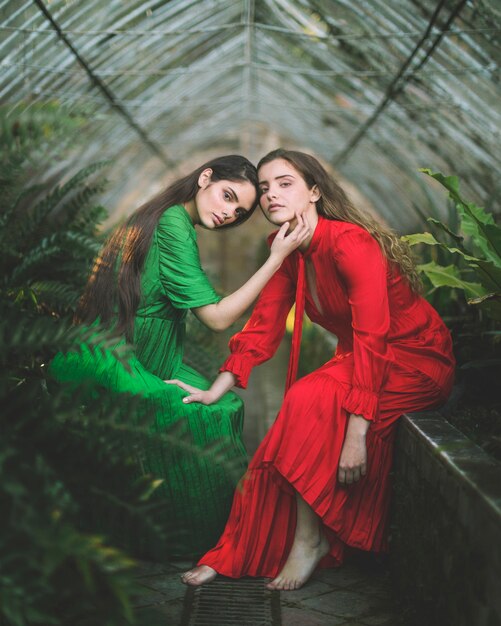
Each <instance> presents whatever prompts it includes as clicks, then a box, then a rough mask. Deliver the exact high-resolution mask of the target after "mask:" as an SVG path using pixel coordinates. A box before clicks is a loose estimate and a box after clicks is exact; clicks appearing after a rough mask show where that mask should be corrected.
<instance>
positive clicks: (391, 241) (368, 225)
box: [257, 148, 422, 293]
mask: <svg viewBox="0 0 501 626" xmlns="http://www.w3.org/2000/svg"><path fill="white" fill-rule="evenodd" d="M276 159H283V160H284V161H287V162H288V163H290V165H292V167H294V169H296V170H297V171H298V172H299V173H300V174H301V176H302V178H303V180H304V181H305V183H306V184H307V186H308V188H309V189H311V188H312V187H313V186H314V185H316V186H317V187H318V190H319V192H320V198H319V199H318V200H317V202H316V207H317V212H318V213H319V214H320V215H323V217H325V218H327V219H330V220H339V221H340V222H350V223H352V224H357V225H358V226H361V227H362V228H365V230H366V231H367V232H368V233H370V234H371V235H372V236H373V237H374V239H375V240H376V241H377V242H378V244H379V246H380V248H381V250H382V252H383V254H384V255H385V256H386V258H387V259H388V260H389V261H391V262H393V263H396V264H397V265H398V266H399V268H400V272H401V274H402V275H403V276H404V277H405V278H406V279H407V281H408V282H409V285H410V287H411V289H412V290H413V291H414V292H415V293H420V292H421V290H422V283H421V279H420V278H419V275H418V273H417V271H416V267H415V264H414V261H413V258H412V254H411V250H410V247H409V245H408V244H407V243H405V242H404V241H402V240H401V239H400V237H399V236H398V235H397V234H396V233H395V232H393V231H392V230H390V229H389V228H385V227H384V226H383V225H382V224H380V223H379V222H378V221H377V220H375V219H374V218H373V217H372V216H371V215H368V214H366V213H362V212H361V211H360V210H359V209H357V208H356V207H355V206H353V204H352V203H351V202H350V200H349V199H348V197H347V195H346V193H345V192H344V191H343V189H342V188H341V187H340V186H339V185H338V184H337V182H336V181H335V180H334V179H333V178H332V176H330V174H328V172H327V171H326V170H325V168H324V167H323V166H322V164H321V163H320V162H319V161H318V160H317V159H316V158H315V157H313V156H311V155H309V154H306V153H304V152H299V151H296V150H284V149H282V148H279V149H278V150H273V151H272V152H270V153H268V154H267V155H266V156H264V157H263V158H262V159H261V160H260V161H259V163H258V165H257V169H258V170H259V168H260V167H262V166H263V165H265V164H266V163H270V162H271V161H275V160H276Z"/></svg>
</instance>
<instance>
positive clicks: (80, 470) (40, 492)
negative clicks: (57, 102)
mask: <svg viewBox="0 0 501 626" xmlns="http://www.w3.org/2000/svg"><path fill="white" fill-rule="evenodd" d="M0 113H1V114H0V119H1V128H2V135H1V137H0V146H1V148H2V150H1V154H2V157H1V162H2V174H1V175H0V197H1V198H2V204H3V206H2V214H1V216H0V228H1V229H0V254H1V259H2V260H1V273H0V320H1V322H0V402H1V403H2V412H1V414H0V428H1V430H2V439H1V441H0V471H1V473H2V481H1V483H0V507H1V510H2V513H3V515H2V519H1V521H0V529H1V530H0V619H1V620H2V624H4V623H5V624H6V625H8V626H25V625H26V626H27V625H29V624H43V625H48V624H68V625H70V624H71V625H72V626H76V625H80V624H81V625H82V626H83V625H87V624H89V626H90V625H91V624H96V623H99V624H107V625H108V624H109V625H110V626H112V625H115V624H117V625H118V624H123V623H124V622H131V621H132V619H133V617H132V609H131V600H130V598H131V594H132V593H133V591H134V588H135V585H134V573H133V568H134V562H133V561H132V560H131V559H130V558H129V557H127V556H126V555H125V554H123V553H122V552H120V551H119V550H117V549H116V548H115V547H113V545H111V544H110V543H109V537H105V536H104V535H103V534H99V533H98V532H97V531H98V530H100V528H99V526H98V525H97V524H96V523H93V520H92V517H91V516H89V515H88V514H87V513H88V512H89V511H96V510H99V511H100V512H101V514H102V516H103V517H106V516H123V517H124V518H134V519H136V518H141V519H144V520H146V521H145V523H147V519H148V518H147V516H146V515H141V513H142V512H144V510H145V508H146V507H147V497H148V495H149V493H151V491H152V489H154V488H155V486H156V485H157V482H156V481H155V480H154V479H153V477H145V478H142V479H138V477H137V469H136V466H135V463H134V450H133V449H125V452H124V448H123V447H120V445H119V443H120V435H121V433H122V432H123V430H124V428H125V427H126V426H127V424H126V422H125V421H124V415H126V411H120V410H119V409H120V407H119V406H118V405H117V403H112V402H111V401H110V399H109V398H107V397H106V396H105V395H103V394H94V401H93V402H88V394H87V393H86V390H84V389H81V390H73V392H72V393H71V394H69V393H67V391H66V390H65V389H62V388H61V389H58V390H55V389H54V390H51V393H48V391H47V387H46V379H45V375H44V367H43V365H44V363H46V362H47V361H48V360H49V359H50V358H51V356H52V355H53V354H54V353H55V352H56V351H58V350H71V349H76V346H78V344H79V342H81V341H85V342H86V343H87V344H88V345H90V346H91V348H92V349H94V350H101V351H103V350H113V345H114V344H115V343H116V341H117V339H116V338H114V337H112V336H111V335H110V334H109V333H107V334H106V333H105V334H103V333H95V332H94V333H93V334H92V335H91V334H90V333H87V336H86V335H85V333H82V331H81V330H79V329H76V328H73V327H71V316H72V313H73V310H74V306H75V304H76V300H77V296H78V294H79V293H80V292H81V291H82V288H83V285H84V283H85V280H86V276H87V273H88V268H89V265H90V263H91V261H92V259H93V257H94V256H95V253H96V251H97V249H98V248H99V246H100V239H101V237H100V235H99V234H98V232H97V227H98V222H99V220H100V219H101V218H102V217H103V216H104V215H105V211H104V209H103V208H102V207H100V206H99V205H96V204H94V202H95V198H96V196H97V194H98V193H99V192H100V191H101V189H102V188H103V185H104V181H102V180H99V179H95V174H96V173H97V172H98V171H99V170H100V169H101V167H102V166H103V164H101V163H100V164H96V165H93V166H90V167H87V168H84V169H83V170H81V171H80V172H78V173H76V174H75V175H74V176H72V177H69V179H68V180H67V181H66V182H64V183H62V184H61V183H59V184H56V181H54V177H52V178H51V179H50V180H48V181H43V180H42V179H41V177H40V172H41V170H42V168H43V167H44V165H45V161H44V159H43V158H42V156H43V154H44V153H45V154H47V153H50V151H51V146H50V142H51V141H52V140H57V141H59V139H60V137H61V135H64V133H65V132H66V130H67V127H71V128H73V127H74V125H75V124H77V121H76V120H75V119H73V118H72V119H71V120H65V116H64V114H63V112H62V111H59V112H58V111H57V110H56V109H55V108H54V107H51V106H49V107H48V113H47V115H46V116H45V117H44V114H43V111H42V112H41V111H37V110H35V111H33V115H28V114H21V115H18V116H17V117H16V116H12V115H11V116H10V117H8V116H7V115H6V114H5V110H1V112H0ZM47 142H49V147H48V148H47V149H46V148H45V147H44V146H45V144H46V143H47ZM33 155H36V157H37V158H34V156H33ZM62 170H64V168H62ZM32 180H38V182H37V183H36V184H33V183H32V182H31V181H32ZM115 356H116V357H117V358H119V359H122V360H124V362H126V361H125V359H126V354H121V353H119V352H117V351H115ZM84 396H85V398H86V402H85V403H84V402H83V399H84ZM124 401H125V400H124ZM129 402H130V399H129ZM122 408H123V407H122ZM102 528H105V525H103V526H102Z"/></svg>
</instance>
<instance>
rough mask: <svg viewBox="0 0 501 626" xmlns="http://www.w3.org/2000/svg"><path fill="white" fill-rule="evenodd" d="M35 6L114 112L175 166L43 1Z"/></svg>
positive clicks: (167, 164)
mask: <svg viewBox="0 0 501 626" xmlns="http://www.w3.org/2000/svg"><path fill="white" fill-rule="evenodd" d="M35 4H36V5H37V6H38V8H39V9H40V11H41V12H42V13H43V15H44V16H45V18H46V19H47V21H48V22H49V23H50V24H51V26H52V28H53V29H54V30H55V31H56V33H57V35H58V37H59V39H61V41H62V42H63V43H64V44H65V46H66V47H67V48H69V50H71V52H72V53H73V55H74V56H75V58H76V59H77V61H78V62H79V63H80V65H81V66H82V68H83V69H84V70H85V72H86V73H87V75H88V77H89V79H90V81H91V82H92V84H93V85H94V86H95V87H96V88H97V89H98V90H99V91H100V92H101V93H102V94H103V96H104V97H105V99H106V100H108V102H109V103H110V105H111V107H112V109H113V110H115V111H116V112H117V113H118V114H119V115H121V116H122V117H123V118H124V119H125V121H126V122H127V124H128V125H129V126H130V127H131V128H132V129H133V130H134V131H135V132H136V133H137V134H138V135H139V137H140V139H141V141H142V142H143V143H144V144H145V145H146V146H147V147H148V148H149V149H150V150H151V151H152V152H153V153H154V154H155V155H156V156H157V157H158V158H159V159H160V160H161V161H162V163H164V165H166V166H167V167H172V166H173V165H175V164H174V163H173V162H172V161H171V160H170V159H169V158H168V157H167V155H166V154H165V153H164V151H163V150H162V149H161V148H160V146H158V145H157V144H156V143H155V142H154V141H153V140H152V139H150V137H149V136H148V134H147V133H146V131H145V130H144V129H143V128H142V127H141V126H140V125H139V124H138V123H137V122H136V120H135V119H134V118H133V117H132V115H131V114H130V113H129V112H128V111H127V110H126V109H125V108H124V107H123V106H122V105H121V104H120V102H119V101H118V99H117V98H116V97H115V95H114V93H113V92H112V91H111V89H110V88H109V87H108V86H107V85H106V83H104V82H103V81H102V80H101V79H100V78H99V76H97V74H96V73H95V72H94V71H93V69H92V68H91V67H90V66H89V64H88V63H87V61H86V60H85V59H84V58H83V57H82V55H81V54H80V53H79V52H78V50H77V49H76V48H75V46H74V45H73V44H72V43H71V41H70V40H69V39H68V37H66V35H65V34H64V32H63V30H62V29H61V27H60V26H59V24H58V23H57V22H56V20H55V19H54V17H53V16H52V14H51V13H50V11H49V10H48V9H47V7H46V6H45V5H44V3H43V1H42V0H35Z"/></svg>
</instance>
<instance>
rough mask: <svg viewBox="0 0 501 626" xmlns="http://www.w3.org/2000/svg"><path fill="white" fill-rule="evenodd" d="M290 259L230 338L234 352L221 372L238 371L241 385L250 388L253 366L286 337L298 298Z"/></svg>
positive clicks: (266, 357)
mask: <svg viewBox="0 0 501 626" xmlns="http://www.w3.org/2000/svg"><path fill="white" fill-rule="evenodd" d="M270 239H271V238H270ZM270 239H269V240H268V242H269V243H270ZM290 261H291V257H288V258H287V259H286V260H285V261H284V263H283V264H282V266H281V267H280V269H279V270H277V272H275V274H274V275H273V276H272V277H271V279H270V280H269V281H268V283H267V284H266V286H265V288H264V289H263V291H262V292H261V295H260V296H259V299H258V301H257V303H256V306H255V307H254V310H253V311H252V315H251V317H250V319H249V321H248V322H247V324H246V325H245V326H244V327H243V329H242V330H241V331H240V332H239V333H237V334H236V335H234V336H233V337H232V338H231V339H230V344H229V346H230V351H231V355H230V356H229V357H228V358H227V359H226V361H225V362H224V363H223V365H222V366H221V368H220V370H219V371H221V372H225V371H226V372H231V373H232V374H234V376H235V377H236V379H237V381H236V385H237V387H242V388H244V389H245V387H247V381H248V379H249V376H250V373H251V370H252V368H253V367H255V366H256V365H260V364H261V363H264V362H265V361H267V360H268V359H271V357H272V356H273V355H274V354H275V352H276V350H277V348H278V346H279V345H280V342H281V340H282V337H283V336H284V333H285V324H286V321H287V315H288V314H289V311H290V310H291V308H292V305H293V303H294V299H295V297H296V281H295V278H294V277H293V276H292V275H291V269H292V268H291V263H290Z"/></svg>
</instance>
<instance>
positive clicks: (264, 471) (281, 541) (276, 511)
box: [199, 355, 453, 578]
mask: <svg viewBox="0 0 501 626" xmlns="http://www.w3.org/2000/svg"><path fill="white" fill-rule="evenodd" d="M352 370H353V357H352V356H351V355H350V356H347V357H345V358H341V359H339V358H334V359H332V360H331V361H329V362H328V363H326V364H325V365H324V366H323V367H321V368H320V369H319V370H316V371H315V372H313V373H312V374H310V375H308V376H305V377H304V378H302V379H300V380H299V381H297V382H296V383H294V384H293V385H292V387H291V388H290V389H289V391H288V393H287V394H286V397H285V399H284V404H283V406H282V409H281V410H280V412H279V414H278V416H277V418H276V421H275V422H274V424H273V425H272V427H271V428H270V430H269V431H268V433H267V435H266V437H265V438H264V440H263V441H262V443H261V445H260V446H259V448H258V450H257V451H256V454H255V455H254V457H253V459H252V461H251V463H250V465H249V468H248V471H247V472H246V474H245V475H244V477H243V478H242V480H241V481H240V484H239V486H238V488H237V490H236V491H235V496H234V500H233V506H232V509H231V513H230V517H229V519H228V522H227V524H226V527H225V530H224V532H223V534H222V536H221V538H220V540H219V542H218V544H217V545H216V546H215V547H214V548H213V549H212V550H210V551H209V552H207V553H206V554H205V555H204V556H203V557H202V558H201V559H200V561H199V565H209V566H210V567H212V568H214V569H215V570H216V571H217V572H218V573H220V574H223V575H225V576H230V577H234V578H239V577H241V576H245V575H249V576H265V577H270V578H273V577H275V576H276V575H277V574H278V573H279V572H280V570H281V569H282V567H283V565H284V563H285V561H286V560H287V556H288V554H289V551H290V548H291V546H292V542H293V540H294V533H295V527H296V491H297V492H298V493H299V494H300V495H301V496H302V497H303V498H304V500H305V501H306V502H307V503H308V504H309V505H310V506H311V507H312V509H313V510H314V511H315V513H316V514H317V515H318V516H319V517H320V519H321V522H322V524H323V530H324V533H325V535H326V536H327V538H328V539H329V542H330V553H329V554H328V555H327V557H325V558H324V559H323V561H322V562H321V563H320V566H321V567H322V566H323V567H329V566H330V567H335V566H338V565H340V564H341V563H342V561H343V554H344V549H345V547H346V546H352V547H355V548H360V549H363V550H371V551H375V552H386V551H387V550H388V537H387V528H388V513H389V504H390V493H391V484H390V470H391V466H392V460H393V446H394V439H395V433H396V431H395V429H396V425H397V419H398V418H399V417H400V416H401V415H402V414H403V413H405V412H412V411H419V410H424V409H427V408H432V407H434V406H437V405H438V404H441V403H442V402H443V401H444V400H445V399H446V397H447V395H448V393H449V391H450V387H451V386H452V379H453V370H452V367H451V371H450V374H449V375H448V376H445V377H444V376H443V372H442V376H441V382H442V381H443V380H447V384H446V385H445V386H444V385H439V384H437V382H435V381H434V380H432V379H431V378H429V377H428V376H426V375H425V374H423V373H421V372H419V371H416V370H412V369H408V368H407V367H404V366H401V365H396V364H393V365H392V367H391V368H390V372H389V374H388V378H387V380H386V382H385V385H384V391H383V393H382V394H381V397H380V404H379V407H380V415H379V418H378V420H377V421H375V422H373V423H371V425H370V428H369V430H368V432H367V439H366V442H367V473H366V475H365V476H363V477H362V478H361V479H360V480H359V481H358V482H356V483H353V484H351V485H345V484H341V483H339V482H338V480H337V471H338V464H339V458H340V455H341V450H342V447H343V442H344V438H345V434H346V428H347V424H348V418H349V415H348V414H347V412H346V411H345V410H344V409H343V408H342V405H343V399H344V397H345V396H346V394H347V393H348V391H349V381H351V376H352Z"/></svg>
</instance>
